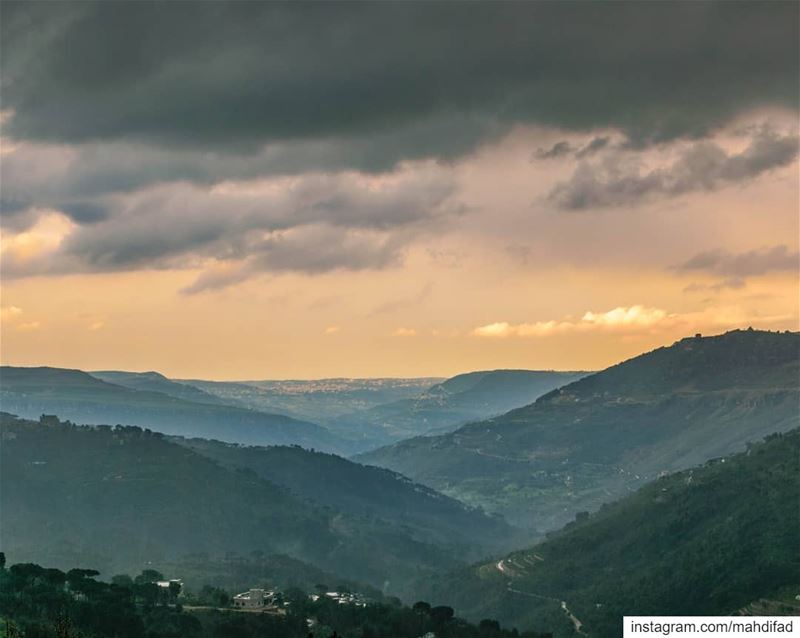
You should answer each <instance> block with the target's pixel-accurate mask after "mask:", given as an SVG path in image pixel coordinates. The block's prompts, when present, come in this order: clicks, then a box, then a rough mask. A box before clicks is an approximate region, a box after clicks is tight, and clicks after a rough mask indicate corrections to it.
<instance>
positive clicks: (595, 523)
mask: <svg viewBox="0 0 800 638" xmlns="http://www.w3.org/2000/svg"><path fill="white" fill-rule="evenodd" d="M798 495H800V430H798V429H794V430H792V431H790V432H787V433H784V434H773V435H770V436H769V437H767V440H766V441H764V442H762V443H758V444H754V445H751V446H749V447H748V450H747V451H746V452H744V453H740V454H737V455H735V456H731V457H724V458H718V459H715V460H713V461H709V462H707V463H706V464H704V465H703V466H700V467H697V468H694V469H690V470H684V471H682V472H679V473H676V474H672V475H668V476H664V477H662V478H660V479H657V480H656V481H654V482H652V483H650V484H649V485H647V486H645V487H643V488H641V489H640V490H638V491H637V492H636V493H635V494H633V495H631V496H628V497H626V498H624V499H622V500H621V501H618V502H616V503H614V504H612V505H608V506H605V507H603V508H602V509H601V510H600V511H598V512H596V513H594V514H592V515H588V514H583V515H581V516H579V517H578V520H576V521H575V522H573V523H571V524H570V525H568V526H567V527H566V528H565V529H563V530H561V531H560V532H557V533H555V534H553V535H551V537H550V538H549V539H548V540H546V541H544V542H542V543H540V544H538V545H536V546H534V547H532V548H530V549H527V550H524V551H518V552H514V553H513V554H511V555H509V556H507V557H505V558H503V559H502V560H500V561H492V562H490V563H485V564H483V565H479V566H476V567H472V568H468V569H463V570H460V571H458V572H456V573H453V574H448V575H445V576H442V577H434V578H433V579H432V580H428V581H427V583H428V584H427V586H428V592H427V593H426V596H428V600H430V601H431V602H434V603H435V602H437V601H439V600H446V601H448V604H451V605H453V606H454V607H456V611H457V612H458V613H460V614H466V616H467V617H468V618H473V619H475V618H484V617H491V618H497V619H499V620H500V621H501V622H503V623H504V624H505V623H510V624H513V625H516V626H518V627H531V626H547V627H549V628H550V629H552V630H555V635H556V636H557V637H562V638H566V637H569V636H576V635H578V633H577V632H576V631H575V629H576V623H580V625H579V628H580V629H581V632H583V635H589V636H593V637H594V638H604V637H609V638H611V637H616V636H620V635H622V616H623V615H650V616H668V615H706V616H713V615H728V614H734V613H737V612H738V613H743V614H750V613H752V610H753V609H754V607H753V605H752V604H751V603H754V602H755V601H759V604H758V605H757V606H756V609H763V608H767V609H770V610H771V614H773V615H778V614H779V613H780V614H792V615H796V614H798V613H799V612H800V605H798V604H797V601H796V600H795V599H794V598H795V595H796V593H797V592H798V591H800V537H798V530H800V508H798ZM562 601H563V602H562ZM740 610H741V611H740Z"/></svg>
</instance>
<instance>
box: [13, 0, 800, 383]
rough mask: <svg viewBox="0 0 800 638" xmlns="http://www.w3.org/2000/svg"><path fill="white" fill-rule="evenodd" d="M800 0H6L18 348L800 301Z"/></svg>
mask: <svg viewBox="0 0 800 638" xmlns="http://www.w3.org/2000/svg"><path fill="white" fill-rule="evenodd" d="M799 24H800V5H799V4H797V3H793V2H759V3H750V2H736V3H731V2H723V3H710V2H709V3H706V2H693V3H687V2H680V3H670V2H659V3H626V2H613V3H610V2H609V3H602V2H600V3H584V2H572V3H551V2H519V3H506V2H499V3H488V2H486V3H474V2H473V3H459V2H447V3H444V2H441V3H440V2H429V3H419V2H406V3H349V2H338V3H314V2H308V3H296V4H283V3H277V2H276V3H254V2H226V3H223V2H197V3H192V2H157V3H149V2H130V3H125V2H118V3H89V2H86V3H83V2H81V3H78V2H70V3H55V2H52V3H49V2H38V3H16V2H10V1H7V2H3V3H2V4H0V29H1V31H0V47H1V48H2V50H1V51H0V54H1V56H0V71H1V73H0V126H1V128H0V221H1V222H2V236H1V238H0V283H2V289H1V290H0V358H1V359H2V362H3V363H4V364H10V365H26V366H30V365H52V366H60V367H71V368H81V369H88V370H93V369H126V370H158V371H160V372H162V373H164V374H167V375H168V376H172V377H182V378H187V377H193V378H207V379H256V378H319V377H340V376H345V377H381V376H449V375H452V374H457V373H460V372H464V371H468V370H478V369H495V368H527V369H562V370H576V369H582V370H587V369H600V368H602V367H605V366H607V365H610V364H613V363H616V362H618V361H620V360H623V359H626V358H629V357H631V356H635V355H636V354H639V353H641V352H643V351H646V350H650V349H652V348H655V347H659V346H662V345H668V344H670V343H672V342H673V341H675V340H677V339H680V338H682V337H685V336H687V335H693V334H695V333H696V332H701V333H704V334H717V333H721V332H724V331H726V330H730V329H734V328H744V327H747V326H753V327H756V328H763V329H770V330H797V329H798V321H799V320H800V319H799V318H798V317H799V314H800V311H799V309H798V292H799V291H798V265H799V264H798V262H799V261H800V256H799V253H798V247H799V244H800V240H799V235H800V228H799V227H798V202H799V201H800V183H799V179H798V178H799V175H800V174H799V173H798V116H799V115H800V105H799V104H798V97H799V96H800V86H798V77H799V76H800V73H799V70H800V69H798V60H800V51H798V42H800V38H799V37H798V35H799V34H798V28H799V27H798V25H799Z"/></svg>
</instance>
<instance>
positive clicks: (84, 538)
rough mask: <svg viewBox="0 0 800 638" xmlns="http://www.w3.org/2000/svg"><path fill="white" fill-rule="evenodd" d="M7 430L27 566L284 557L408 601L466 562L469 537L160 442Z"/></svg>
mask: <svg viewBox="0 0 800 638" xmlns="http://www.w3.org/2000/svg"><path fill="white" fill-rule="evenodd" d="M1 425H2V446H0V454H1V455H2V457H1V458H0V462H1V465H0V472H1V475H0V479H2V480H0V508H2V512H3V539H2V540H3V548H4V551H6V552H7V553H8V554H10V555H13V556H14V557H15V559H16V560H19V561H40V562H45V563H46V564H50V565H54V566H58V567H62V568H66V567H68V566H70V565H76V564H78V565H84V566H87V567H92V568H96V569H98V570H100V571H101V572H102V573H104V574H109V573H113V572H115V571H137V570H139V569H141V568H142V567H143V566H146V565H148V564H149V563H151V562H161V563H166V562H170V563H175V562H177V561H180V560H186V559H188V558H191V556H198V555H206V559H205V562H208V563H214V562H216V563H217V565H216V567H215V569H217V568H218V567H219V563H220V559H221V558H222V557H226V556H230V555H239V556H243V557H247V556H249V555H251V554H252V553H253V552H260V553H261V554H262V555H274V554H286V555H288V556H291V557H293V558H295V559H299V560H301V561H303V562H305V563H310V564H312V565H315V566H317V567H319V568H322V569H325V570H327V571H329V572H331V573H334V574H337V575H339V576H340V577H341V578H343V579H351V580H356V581H361V582H365V583H368V584H371V585H372V586H374V587H377V588H379V589H384V590H386V591H389V592H394V593H406V592H407V589H406V588H407V585H408V584H409V582H411V581H412V580H413V579H415V578H417V577H420V576H424V575H426V574H431V573H433V572H438V571H441V570H442V569H448V568H452V567H455V566H456V565H458V564H459V563H460V562H461V561H462V560H464V558H465V551H464V547H463V545H464V543H465V541H466V539H467V537H468V535H466V534H465V535H462V536H461V538H460V539H455V540H447V539H444V538H443V536H444V535H443V533H442V531H441V529H440V531H439V533H437V534H434V533H428V532H427V530H419V531H415V529H414V525H413V523H411V524H408V525H401V524H398V522H397V521H386V520H383V519H382V518H380V516H379V515H378V513H370V512H369V511H356V510H355V509H351V510H350V511H342V510H338V509H335V508H333V507H323V505H321V504H318V503H315V502H312V501H310V500H308V499H307V498H303V497H299V496H297V495H295V494H292V493H290V492H289V491H288V490H287V489H285V488H283V487H280V486H278V485H276V484H275V483H272V482H270V481H267V480H265V479H264V478H262V477H260V476H258V475H257V474H256V473H255V472H254V471H253V470H250V469H244V470H233V469H229V468H226V467H223V466H221V465H219V464H218V463H216V462H215V461H213V460H211V459H209V458H206V457H205V456H202V455H200V454H198V453H196V452H194V451H192V450H190V449H187V448H186V447H183V446H179V445H176V444H175V443H172V442H170V441H169V440H167V438H166V437H165V436H163V435H161V434H159V433H154V432H150V431H148V430H142V429H140V428H136V427H115V428H111V427H108V426H100V427H85V426H74V425H71V424H63V423H55V424H50V423H45V424H42V423H34V422H30V421H23V420H17V419H15V418H13V417H10V416H8V415H5V416H3V418H2V421H1ZM320 480H323V479H320ZM405 489H406V487H403V486H398V490H399V491H402V490H405ZM409 489H411V490H413V489H414V488H413V486H409ZM419 489H420V490H422V492H423V493H424V494H425V495H426V496H425V498H432V495H431V494H430V492H429V491H427V490H425V489H424V488H419ZM450 507H451V509H453V508H454V507H455V506H454V505H451V506H450ZM431 514H432V513H431ZM460 515H461V516H463V517H464V518H462V519H461V520H462V521H464V522H465V524H470V523H471V524H476V525H478V527H480V524H481V521H483V524H484V525H486V526H487V527H486V528H487V529H491V530H495V532H498V531H500V530H502V529H503V525H502V524H500V523H497V522H496V521H492V520H490V519H486V518H484V517H482V516H481V515H480V514H479V513H477V512H474V513H469V512H466V511H464V510H461V511H460ZM449 525H452V523H442V524H440V527H441V528H442V529H447V528H448V526H449ZM431 527H435V526H434V525H431ZM423 532H424V533H423ZM418 537H424V539H425V540H418ZM433 540H438V541H439V542H437V543H434V542H431V541H433ZM197 563H198V561H197V560H195V567H194V568H193V569H194V571H196V572H197V571H198V569H197ZM199 563H200V564H201V565H202V563H203V560H200V561H199ZM201 575H202V574H198V578H199V577H200V576H201Z"/></svg>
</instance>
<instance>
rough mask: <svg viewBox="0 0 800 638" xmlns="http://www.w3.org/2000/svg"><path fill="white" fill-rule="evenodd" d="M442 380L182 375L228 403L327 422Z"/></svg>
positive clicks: (181, 381) (396, 399)
mask: <svg viewBox="0 0 800 638" xmlns="http://www.w3.org/2000/svg"><path fill="white" fill-rule="evenodd" d="M439 381H441V379H439V378H435V377H421V378H414V379H345V378H341V379H315V380H310V381H305V380H285V381H273V380H262V381H238V382H233V381H204V380H201V379H181V380H178V382H179V383H181V384H184V385H190V386H194V387H196V388H199V389H200V390H203V391H204V392H206V393H208V394H211V395H213V396H216V397H218V398H220V399H222V400H224V401H225V402H227V403H232V404H234V405H242V406H246V407H250V408H252V409H254V410H261V411H265V412H277V413H279V414H286V415H288V416H292V417H295V418H298V419H304V420H309V421H313V422H315V423H326V422H327V421H329V420H331V419H335V418H336V417H340V416H342V415H345V414H350V413H352V412H356V411H359V410H365V409H369V408H371V407H373V406H376V405H380V404H382V403H388V402H392V401H398V400H400V399H406V398H409V397H413V396H416V395H418V394H419V393H420V392H423V391H424V390H426V389H427V388H429V387H431V386H432V385H433V384H435V383H438V382H439Z"/></svg>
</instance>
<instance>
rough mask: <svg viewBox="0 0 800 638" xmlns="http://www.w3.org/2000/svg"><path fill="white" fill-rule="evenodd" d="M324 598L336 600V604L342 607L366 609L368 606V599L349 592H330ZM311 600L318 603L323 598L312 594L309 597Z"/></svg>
mask: <svg viewBox="0 0 800 638" xmlns="http://www.w3.org/2000/svg"><path fill="white" fill-rule="evenodd" d="M323 596H326V597H327V598H330V599H331V600H334V601H335V602H337V603H339V604H340V605H355V606H356V607H366V606H367V599H366V598H364V596H362V595H361V594H351V593H349V592H338V591H329V592H325V593H324V594H323ZM309 598H310V599H311V600H313V601H314V602H316V601H318V600H319V599H320V598H321V596H319V595H317V594H311V595H310V596H309Z"/></svg>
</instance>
